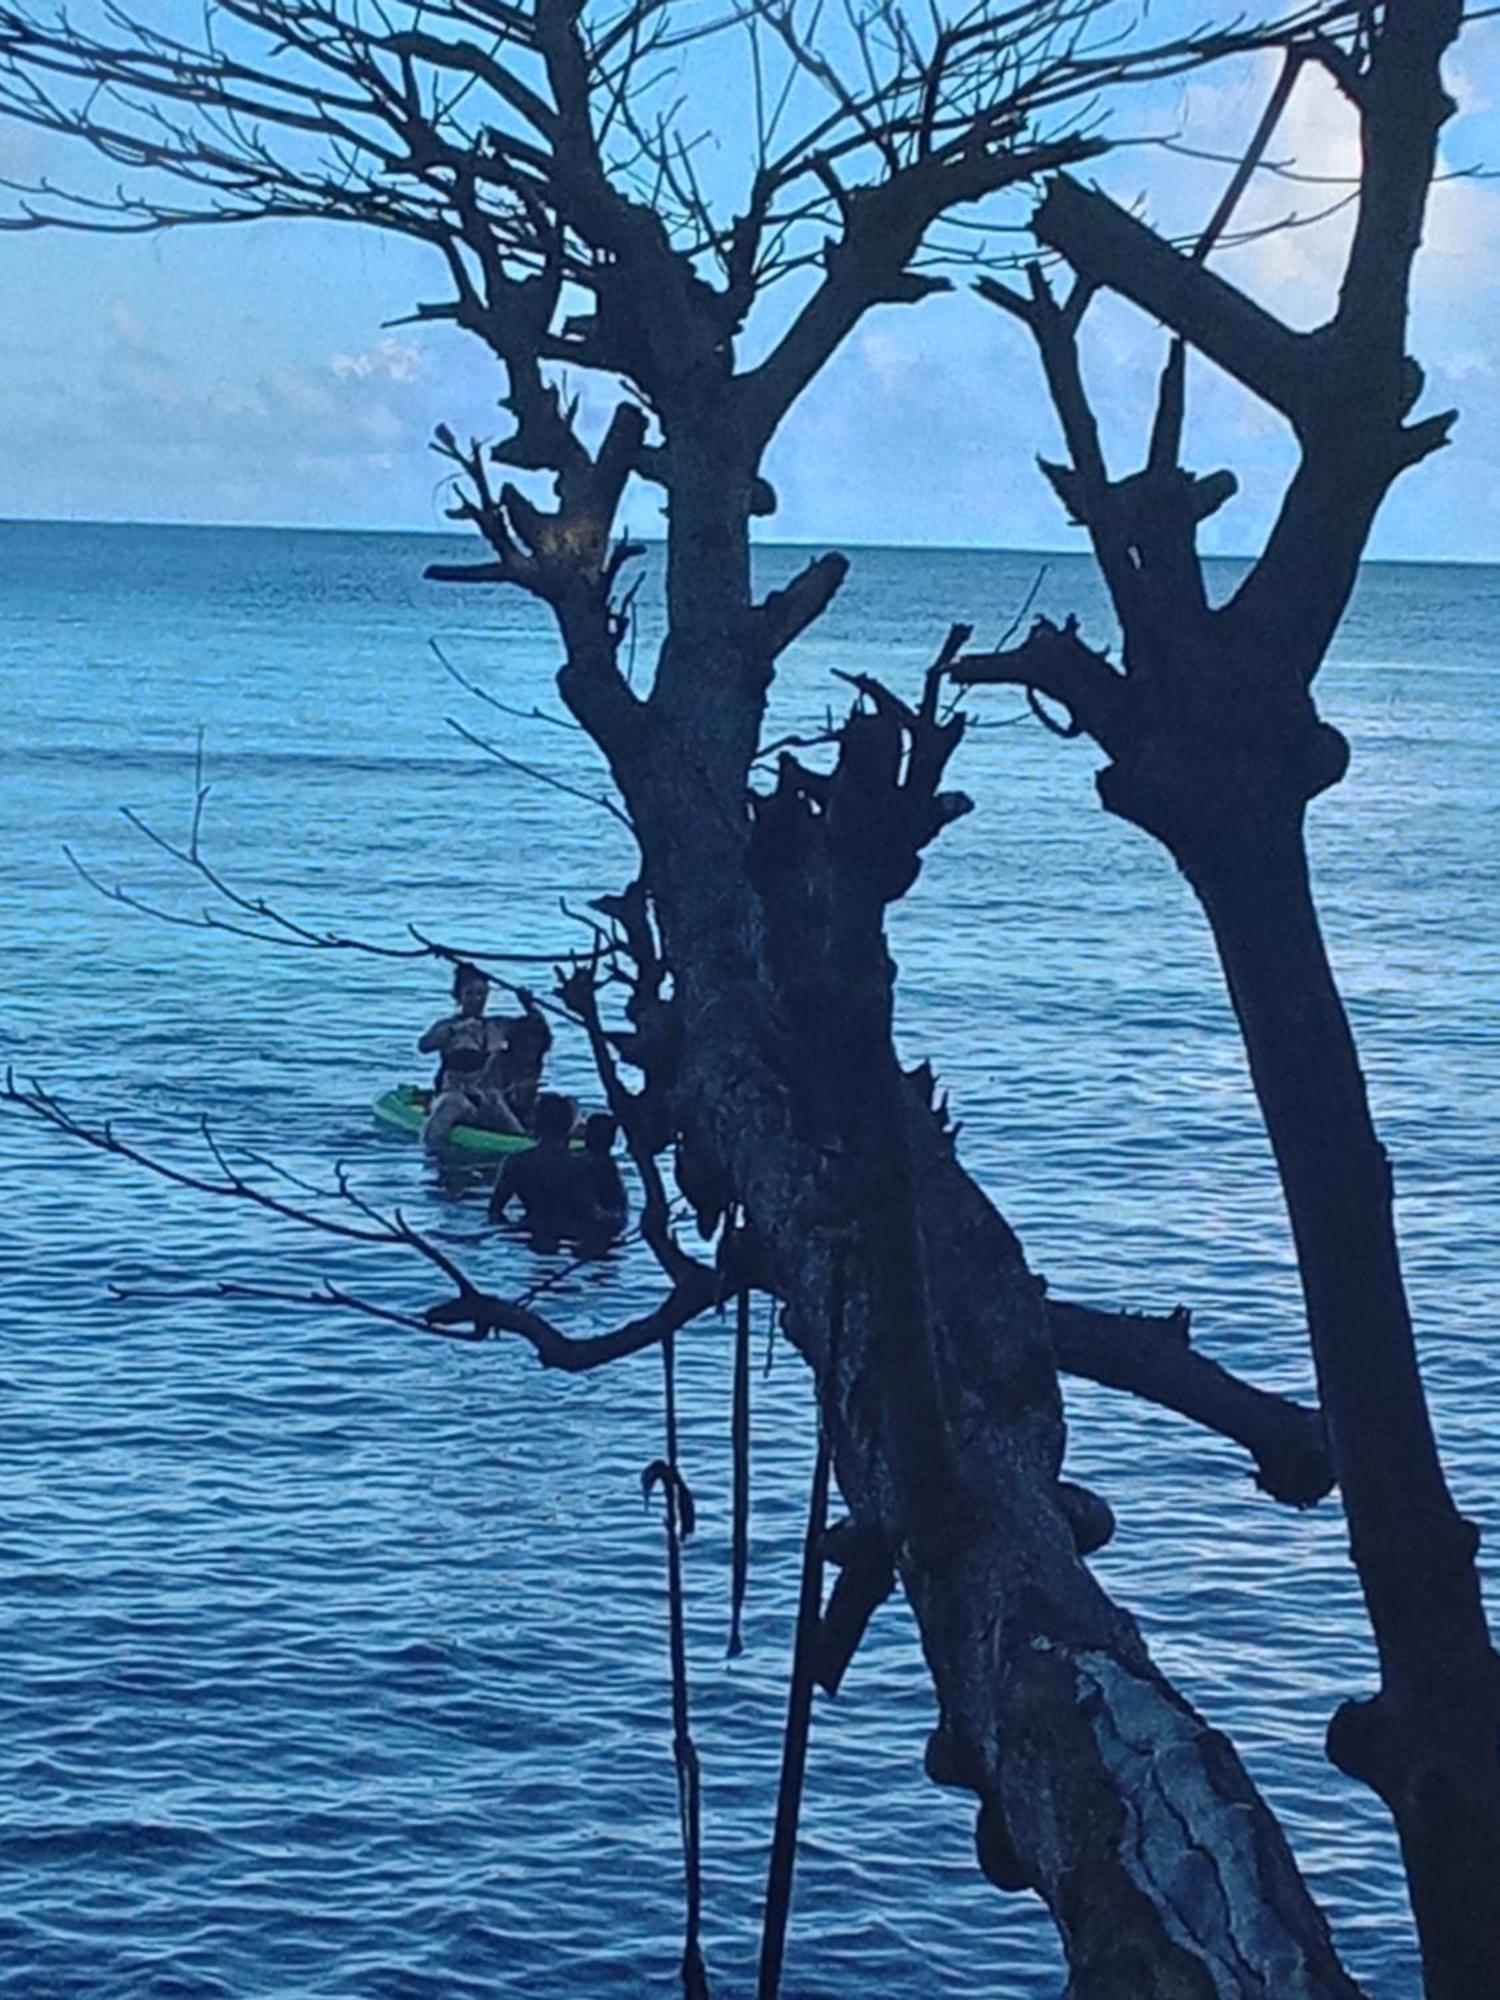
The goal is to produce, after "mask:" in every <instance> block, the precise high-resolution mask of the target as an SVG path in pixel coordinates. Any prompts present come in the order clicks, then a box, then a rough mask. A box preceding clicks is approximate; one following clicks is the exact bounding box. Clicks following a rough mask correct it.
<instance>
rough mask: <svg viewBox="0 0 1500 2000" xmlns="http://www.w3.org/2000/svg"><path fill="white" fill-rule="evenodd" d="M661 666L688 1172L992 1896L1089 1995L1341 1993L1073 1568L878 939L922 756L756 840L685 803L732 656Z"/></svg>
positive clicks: (840, 774)
mask: <svg viewBox="0 0 1500 2000" xmlns="http://www.w3.org/2000/svg"><path fill="white" fill-rule="evenodd" d="M675 664H676V666H677V668H678V670H679V673H680V675H681V677H680V678H679V679H678V681H677V684H676V685H677V700H676V702H675V703H674V708H673V710H672V711H671V712H670V713H668V714H666V715H662V716H661V717H660V721H661V724H662V734H661V737H660V739H659V740H658V741H657V743H656V744H655V745H654V746H653V748H652V751H651V754H649V755H644V754H643V755H640V756H637V757H632V758H629V759H627V760H617V769H618V770H619V771H620V772H621V774H622V776H623V779H624V783H625V790H626V796H627V800H628V803H629V806H630V809H631V813H632V817H633V819H634V822H635V824H636V827H637V830H638V833H639V835H640V838H641V842H642V850H643V856H644V866H645V875H646V880H647V882H648V884H649V887H650V890H651V894H652V897H653V901H654V905H655V908H656V911H657V915H658V918H659V922H660V924H661V928H662V934H663V938H664V942H665V948H666V949H665V956H666V958H667V960H668V962H669V963H670V965H671V967H672V974H673V990H674V1014H675V1047H676V1054H675V1067H674V1073H673V1076H672V1080H671V1085H670V1096H671V1103H672V1112H673V1123H674V1126H675V1128H676V1129H677V1131H678V1132H679V1134H680V1135H681V1137H680V1146H681V1158H680V1172H679V1178H680V1180H681V1181H682V1184H683V1186H684V1191H685V1192H687V1193H688V1194H689V1195H690V1197H691V1198H692V1199H693V1201H694V1202H695V1204H696V1206H697V1207H698V1210H699V1213H700V1219H701V1220H702V1221H703V1222H704V1223H705V1224H707V1225H710V1226H711V1225H712V1223H713V1221H714V1220H715V1219H716V1217H717V1216H718V1215H719V1214H720V1213H722V1212H723V1211H724V1210H725V1209H727V1207H728V1205H729V1204H730V1203H731V1202H734V1203H737V1204H739V1205H741V1206H742V1208H743V1210H744V1213H745V1216H746V1218H747V1221H748V1224H749V1226H750V1228H751V1230H752V1232H753V1234H754V1236H755V1238H757V1239H758V1240H759V1242H760V1244H761V1246H762V1248H763V1251H764V1253H765V1255H766V1258H767V1260H768V1263H769V1267H770V1272H771V1279H772V1282H773V1284H774V1288H775V1290H776V1291H777V1292H778V1294H779V1295H780V1297H781V1298H782V1299H783V1300H784V1302H785V1308H786V1324H787V1327H788V1330H789V1333H790V1334H791V1337H792V1338H793V1339H794V1340H795V1342H796V1343H797V1345H798V1346H799V1347H800V1348H801V1350H802V1351H803V1352H804V1354H805V1355H806V1357H807V1358H808V1360H809V1362H810V1363H811V1365H812V1367H813V1369H814V1372H815V1375H816V1378H817V1381H818V1385H819V1394H820V1396H821V1398H822V1401H823V1407H824V1412H825V1421H826V1422H827V1423H828V1425H829V1428H830V1432H831V1435H832V1439H833V1444H834V1457H835V1466H836V1470H837V1474H838V1479H839V1484H840V1487H841V1489H842V1492H843V1495H844V1498H845V1501H846V1503H847V1505H848V1507H849V1510H850V1515H851V1525H852V1529H853V1533H852V1535H851V1537H850V1540H851V1542H852V1544H853V1545H854V1546H856V1547H857V1548H858V1550H859V1551H860V1555H859V1560H860V1561H861V1562H862V1563H864V1564H865V1565H867V1566H868V1567H870V1568H873V1569H874V1570H875V1571H876V1573H877V1576H878V1573H879V1571H880V1569H881V1567H882V1566H884V1569H885V1571H886V1573H887V1574H889V1573H890V1571H891V1570H894V1571H895V1572H896V1573H897V1574H899V1577H900V1579H901V1582H902V1584H903V1586H904V1589H905V1592H906V1595H907V1597H908V1599H909V1601H910V1603H911V1605H912V1608H913V1610H914V1612H915V1615H916V1619H917V1624H918V1629H919V1632H920V1635H921V1639H922V1644H923V1647H924V1651H925V1654H926V1657H927V1661H928V1664H929V1667H930V1669H931V1672H932V1676H933V1682H934V1686H935V1689H936V1692H937V1697H938V1704H939V1710H940V1716H941V1723H940V1727H939V1729H938V1730H937V1731H936V1732H935V1734H934V1738H933V1741H932V1744H931V1747H930V1753H929V1769H930V1770H931V1772H932V1774H933V1775H934V1776H935V1777H937V1778H939V1779H941V1780H943V1781H946V1782H949V1783H956V1784H960V1785H962V1786H965V1787H967V1788H969V1789H971V1790H972V1791H973V1792H975V1793H976V1794H977V1796H978V1798H979V1801H980V1810H979V1823H978V1835H977V1841H978V1849H979V1855H980V1859H981V1863H982V1865H983V1866H984V1868H985V1871H986V1873H987V1874H989V1875H990V1877H991V1878H992V1879H993V1880H994V1881H996V1882H997V1883H999V1884H1001V1885H1003V1886H1005V1887H1007V1888H1011V1889H1022V1888H1029V1889H1032V1890H1035V1891H1036V1892H1037V1893H1039V1894H1040V1895H1042V1896H1043V1897H1044V1898H1045V1900H1046V1901H1047V1903H1048V1905H1049V1907H1050V1909H1051V1911H1052V1913H1053V1916H1054V1918H1055V1920H1056V1922H1057V1925H1058V1927H1059V1931H1060V1933H1061V1937H1062V1941H1063V1945H1064V1948H1065V1951H1066V1954H1067V1958H1068V1962H1069V1965H1070V1968H1071V1972H1072V1983H1071V1985H1070V1988H1069V1991H1070V1994H1072V1995H1074V1996H1076V2000H1142V1996H1143V1995H1146V1994H1150V1995H1153V1996H1155V2000H1230V1996H1233V2000H1249V1996H1251V1995H1256V1996H1263V1995H1265V1994H1267V1993H1275V1994H1276V1995H1278V1996H1279V2000H1294V1996H1314V1995H1317V1996H1333V1995H1343V1996H1348V1995H1351V1994H1353V1993H1354V1991H1355V1989H1354V1987H1353V1986H1352V1985H1351V1983H1350V1981H1349V1980H1348V1978H1347V1976H1346V1975H1345V1974H1344V1973H1343V1971H1342V1970H1341V1968H1340V1966H1339V1964H1338V1962H1337V1959H1336V1957H1335V1955H1334V1953H1333V1950H1332V1948H1331V1945H1330V1942H1329V1938H1328V1933H1327V1928H1326V1925H1325V1923H1324V1921H1323V1919H1322V1917H1321V1915H1320V1914H1319V1912H1318V1911H1317V1909H1316V1906H1315V1905H1314V1904H1313V1902H1312V1900H1311V1898H1310V1897H1309V1896H1308V1894H1307V1891H1306V1888H1305V1886H1304V1884H1303V1883H1302V1881H1301V1878H1300V1876H1299V1875H1298V1873H1297V1870H1296V1866H1295V1864H1294V1862H1293V1860H1292V1858H1291V1856H1290V1853H1289V1852H1288V1849H1287V1847H1286V1843H1285V1841H1284V1839H1283V1837H1282V1835H1281V1833H1280V1830H1279V1828H1278V1827H1277V1824H1276V1822H1275V1820H1274V1818H1273V1817H1272V1815H1271V1814H1270V1812H1269V1811H1268V1810H1267V1808H1266V1807H1265V1805H1264V1803H1263V1802H1262V1801H1261V1800H1260V1799H1259V1797H1258V1796H1257V1794H1256V1792H1255V1791H1254V1789H1253V1787H1252V1786H1251V1784H1250V1781H1249V1779H1248V1778H1247V1776H1246V1774H1245V1772H1244V1770H1243V1768H1242V1767H1241V1765H1240V1763H1239V1760H1238V1758H1237V1757H1236V1755H1235V1753H1234V1751H1233V1749H1232V1748H1231V1746H1230V1745H1229V1744H1228V1742H1227V1741H1226V1739H1225V1738H1224V1737H1223V1736H1221V1735H1220V1734H1218V1732H1216V1731H1215V1730H1213V1729H1212V1728H1210V1727H1209V1726H1208V1725H1207V1724H1206V1723H1205V1722H1204V1721H1203V1720H1202V1718H1200V1717H1199V1716H1198V1715H1197V1714H1196V1713H1195V1712H1194V1711H1193V1709H1192V1708H1191V1707H1190V1706H1189V1705H1188V1703H1187V1702H1186V1701H1185V1700H1183V1699H1182V1697H1181V1696H1180V1695H1178V1694H1177V1693H1176V1692H1175V1691H1174V1690H1173V1689H1172V1688H1171V1687H1170V1686H1169V1685H1168V1684H1167V1683H1166V1681H1165V1680H1164V1679H1163V1678H1162V1676H1161V1675H1160V1674H1159V1673H1158V1672H1157V1670H1156V1669H1155V1668H1154V1667H1153V1665H1152V1663H1151V1661H1150V1658H1149V1656H1148V1654H1147V1652H1146V1648H1145V1646H1144V1644H1143V1643H1142V1640H1141V1638H1140V1635H1139V1633H1138V1631H1137V1630H1136V1627H1135V1625H1134V1624H1133V1622H1132V1621H1131V1620H1130V1619H1129V1617H1128V1616H1126V1615H1125V1614H1124V1613H1123V1612H1122V1611H1120V1610H1119V1609H1118V1608H1117V1607H1116V1606H1115V1605H1113V1604H1112V1603H1111V1602H1110V1600H1109V1598H1108V1597H1107V1596H1106V1595H1105V1594H1104V1592H1103V1591H1102V1590H1101V1589H1100V1588H1099V1586H1098V1585H1097V1583H1096V1582H1095V1581H1094V1579H1093V1577H1092V1576H1091V1574H1090V1573H1089V1571H1088V1570H1087V1568H1086V1567H1085V1566H1084V1563H1083V1561H1082V1560H1081V1556H1080V1534H1079V1530H1078V1527H1077V1526H1076V1525H1075V1524H1076V1523H1077V1521H1078V1519H1079V1509H1078V1507H1077V1505H1076V1500H1077V1497H1078V1496H1077V1495H1076V1491H1075V1492H1073V1493H1070V1491H1069V1489H1067V1488H1066V1487H1065V1486H1064V1485H1063V1484H1062V1483H1061V1482H1060V1479H1059V1474H1060V1470H1061V1461H1062V1454H1063V1444H1064V1427H1063V1421H1062V1412H1061V1405H1060V1399H1059V1395H1058V1389H1057V1381H1056V1374H1055V1370H1054V1366H1053V1360H1052V1353H1051V1348H1050V1343H1049V1335H1048V1325H1047V1317H1046V1306H1045V1300H1044V1298H1043V1294H1042V1290H1041V1287H1040V1286H1039V1284H1038V1283H1037V1281H1036V1280H1035V1279H1034V1278H1033V1277H1032V1275H1031V1274H1030V1273H1029V1272H1028V1270H1027V1268H1026V1265H1025V1262H1024V1259H1023V1257H1022V1255H1021V1251H1020V1247H1019V1245H1018V1244H1017V1242H1016V1240H1015V1238H1014V1236H1013V1235H1012V1234H1011V1232H1010V1230H1009V1229H1008V1228H1007V1227H1006V1225H1005V1224H1004V1222H1003V1221H1002V1220H1001V1218H1000V1217H999V1216H998V1215H997V1214H996V1212H995V1210H994V1209H993V1207H992V1206H991V1205H990V1203H989V1202H988V1200H987V1199H986V1198H985V1197H984V1195H983V1194H982V1193H981V1192H980V1190H979V1189H978V1188H977V1187H976V1186H975V1184H974V1183H973V1182H972V1180H970V1178H969V1177H968V1175H967V1174H966V1173H965V1172H964V1171H963V1169H962V1168H961V1167H960V1165H959V1164H958V1162H957V1160H956V1158H955V1157H954V1151H953V1145H952V1140H951V1136H950V1135H949V1134H947V1133H946V1132H945V1130H944V1129H943V1125H942V1122H941V1120H940V1119H939V1117H938V1116H937V1115H936V1114H935V1113H934V1112H933V1111H932V1109H931V1108H930V1106H929V1105H928V1103H927V1102H926V1100H925V1097H924V1096H923V1094H922V1093H921V1091H920V1090H919V1088H918V1087H917V1086H916V1085H915V1084H914V1083H913V1081H912V1080H911V1079H910V1078H908V1077H905V1076H903V1074H902V1072H901V1070H900V1068H899V1066H898V1063H897V1058H896V1054H895V1050H894V1044H893V1039H892V1032H891V980H892V967H891V965H890V962H889V960H888V957H887V954H886V948H885V941H884V934H883V915H884V908H885V905H886V904H887V903H888V902H889V901H890V900H891V899H892V898H893V896H895V895H899V894H900V893H902V891H903V890H904V888H905V887H906V886H907V885H908V884H909V882H910V881H911V879H912V878H913V876H914V875H915V872H916V865H917V861H916V855H917V850H918V849H919V848H920V846H921V845H922V844H924V843H925V840H926V839H927V838H930V837H931V834H932V833H933V832H934V831H936V827H937V825H938V824H940V823H941V817H942V813H941V809H939V811H938V814H937V817H936V819H935V820H934V819H933V818H932V816H931V814H930V813H929V814H928V816H927V818H926V819H923V817H922V809H923V808H924V806H925V807H927V808H930V807H931V806H932V804H933V801H932V798H931V797H930V796H928V797H927V798H925V800H924V799H923V798H921V797H918V798H916V799H915V800H913V798H912V797H911V795H910V794H911V792H912V789H913V788H915V790H916V791H917V792H918V793H920V792H921V790H922V785H921V782H920V774H919V773H918V764H919V760H920V758H921V755H922V754H923V753H922V752H921V751H919V750H917V749H915V748H914V749H913V750H912V752H911V757H910V761H909V762H908V763H907V765H906V766H905V767H903V765H902V747H903V746H902V740H901V732H900V730H899V729H896V730H894V733H893V731H892V728H891V726H890V724H889V718H888V717H882V718H880V719H876V718H864V719H863V720H862V721H857V722H856V723H855V724H853V725H851V728H850V730H849V731H848V732H846V735H845V738H844V742H843V746H842V750H841V755H840V759H839V765H838V769H837V771H836V773H835V774H834V776H833V777H832V779H831V780H830V779H828V778H819V777H818V776H816V775H815V774H812V773H808V772H803V771H801V769H800V767H797V766H795V765H793V764H792V763H791V762H790V760H787V762H786V764H785V765H784V767H783V773H782V782H781V784H780V785H779V786H778V788H777V791H776V793H775V794H774V795H773V796H772V797H771V798H769V799H766V800H763V801H761V802H759V803H758V805H757V807H756V810H755V815H754V824H753V826H752V825H751V824H750V823H749V822H748V821H747V818H746V815H745V810H744V807H743V805H742V804H741V803H740V801H742V800H743V799H744V797H745V791H744V786H745V777H746V774H745V770H744V768H743V766H742V767H741V768H740V770H739V772H738V773H737V776H736V791H735V795H734V796H731V797H725V796H724V795H723V793H722V792H720V793H718V794H717V795H716V794H715V792H713V791H712V790H710V791H707V792H706V791H705V789H704V784H703V779H704V776H705V770H706V767H707V766H708V765H710V764H711V763H712V762H713V761H714V760H715V759H716V758H718V757H719V756H721V755H722V756H723V757H724V760H725V767H726V768H728V767H730V766H732V764H733V761H734V756H735V752H734V749H733V748H732V747H731V745H732V744H733V742H734V738H735V735H736V730H735V724H734V718H733V717H732V716H731V715H727V714H726V713H725V710H724V706H723V702H724V697H725V695H726V694H727V692H728V689H729V688H731V687H732V686H733V684H734V683H733V678H732V677H728V676H725V673H724V668H725V661H724V658H723V656H722V655H720V656H718V657H715V658H713V659H705V660H703V661H701V662H700V670H701V679H700V680H698V681H697V683H696V684H695V682H694V679H693V678H692V677H691V676H690V675H688V674H687V673H686V671H685V663H684V661H683V660H682V659H681V658H679V659H678V660H677V662H676V663H675ZM715 681H717V683H718V695H719V703H718V706H717V708H715V707H714V706H712V705H710V703H711V697H710V696H709V693H708V690H709V689H711V688H712V686H713V683H714V682H715ZM684 703H691V704H692V707H693V708H694V709H695V710H696V715H695V716H694V717H693V718H692V720H691V721H689V720H688V718H687V717H686V716H685V715H684V713H683V704H684ZM882 731H883V734H882ZM627 765H628V768H627ZM903 768H904V769H905V771H906V773H907V776H906V778H905V779H904V780H903V778H902V776H901V772H902V770H903ZM938 769H939V770H940V769H941V763H939V765H938ZM931 775H935V774H931ZM914 812H915V814H916V817H915V819H914V817H913V814H914ZM924 827H925V831H924V830H923V828H924ZM914 828H915V829H916V830H915V831H914ZM835 1293H837V1295H838V1297H839V1299H840V1301H841V1306H840V1310H839V1311H838V1312H837V1314H836V1315H835V1313H834V1297H835ZM880 1595H881V1591H880V1589H879V1587H878V1585H877V1587H876V1588H875V1589H873V1590H871V1591H869V1592H868V1600H869V1601H870V1602H875V1601H878V1598H879V1596H880Z"/></svg>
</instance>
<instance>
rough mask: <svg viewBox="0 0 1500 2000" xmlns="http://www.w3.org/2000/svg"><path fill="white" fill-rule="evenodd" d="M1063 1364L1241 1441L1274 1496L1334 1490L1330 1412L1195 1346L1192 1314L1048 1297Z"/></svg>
mask: <svg viewBox="0 0 1500 2000" xmlns="http://www.w3.org/2000/svg"><path fill="white" fill-rule="evenodd" d="M1047 1324H1048V1326H1049V1328H1050V1330H1051V1333H1052V1347H1053V1351H1054V1353H1055V1354H1056V1356H1057V1365H1058V1367H1059V1368H1061V1369H1062V1370H1063V1372H1064V1373H1065V1374H1068V1375H1078V1376H1082V1377H1084V1378H1085V1379H1087V1380H1088V1381H1090V1382H1099V1383H1102V1384H1103V1385H1104V1386H1105V1387H1106V1388H1109V1389H1125V1390H1128V1391H1129V1393H1130V1394H1131V1395H1133V1396H1139V1397H1141V1398H1142V1399H1143V1400H1144V1401H1146V1402H1148V1403H1157V1404H1160V1406H1161V1407H1162V1408H1163V1409H1167V1410H1175V1411H1176V1412H1177V1413H1178V1415H1179V1416H1184V1417H1187V1418H1189V1419H1190V1421H1191V1422H1193V1423H1195V1424H1200V1425H1202V1426H1203V1428H1204V1429H1205V1430H1211V1431H1217V1432H1218V1433H1219V1435H1220V1436H1221V1437H1226V1438H1230V1439H1232V1440H1233V1441H1234V1442H1235V1443H1236V1444H1242V1445H1243V1446H1244V1447H1245V1449H1246V1450H1247V1451H1248V1452H1249V1453H1250V1456H1251V1457H1252V1458H1253V1459H1254V1460H1255V1483H1256V1485H1257V1486H1259V1487H1261V1488H1262V1489H1263V1490H1264V1491H1265V1492H1267V1493H1269V1494H1270V1495H1271V1497H1272V1499H1273V1500H1281V1501H1285V1502H1286V1503H1287V1504H1288V1505H1289V1506H1293V1507H1310V1506H1312V1504H1313V1503H1314V1501H1317V1500H1321V1499H1323V1497H1324V1496H1325V1495H1326V1494H1327V1493H1329V1492H1331V1491H1332V1489H1333V1483H1334V1479H1333V1466H1332V1462H1331V1460H1330V1458H1329V1455H1328V1440H1327V1437H1326V1436H1325V1434H1324V1430H1323V1419H1322V1417H1321V1416H1320V1414H1319V1413H1318V1411H1317V1410H1315V1409H1308V1408H1307V1407H1306V1406H1304V1405H1303V1404H1301V1403H1294V1402H1292V1401H1291V1400H1290V1399H1289V1398H1287V1397H1285V1396H1277V1395H1273V1394H1271V1393H1270V1392H1269V1391H1268V1390H1265V1389H1257V1388H1256V1387H1255V1386H1254V1385H1253V1384H1252V1383H1249V1382H1245V1381H1243V1380H1241V1379H1240V1377H1238V1376H1236V1375H1232V1374H1231V1373H1230V1372H1229V1370H1228V1369H1226V1368H1221V1367H1220V1366H1219V1364H1218V1363H1217V1362H1216V1361H1210V1360H1208V1359H1207V1358H1206V1357H1205V1356H1204V1355H1201V1354H1198V1353H1196V1352H1195V1351H1194V1349H1193V1347H1192V1346H1191V1344H1190V1325H1189V1320H1188V1315H1187V1313H1186V1312H1185V1311H1184V1310H1183V1309H1182V1308H1181V1307H1179V1308H1178V1310H1177V1311H1176V1312H1174V1313H1169V1314H1167V1315H1166V1316H1165V1317H1157V1316H1155V1315H1152V1314H1147V1313H1132V1312H1099V1311H1096V1310H1095V1309H1094V1308H1092V1307H1090V1306H1079V1305H1066V1304H1064V1303H1062V1302H1061V1301H1060V1300H1051V1299H1049V1300H1048V1302H1047Z"/></svg>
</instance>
